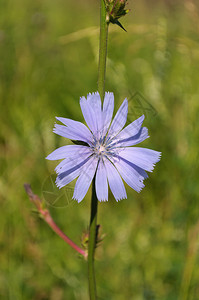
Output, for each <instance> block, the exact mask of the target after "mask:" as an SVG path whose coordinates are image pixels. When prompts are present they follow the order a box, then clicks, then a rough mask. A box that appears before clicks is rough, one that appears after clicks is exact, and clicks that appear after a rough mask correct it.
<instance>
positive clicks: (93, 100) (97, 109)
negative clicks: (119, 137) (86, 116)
mask: <svg viewBox="0 0 199 300" xmlns="http://www.w3.org/2000/svg"><path fill="white" fill-rule="evenodd" d="M87 102H88V103H89V104H90V106H91V107H92V108H93V111H94V114H95V116H94V117H95V119H96V125H97V129H96V130H97V134H96V133H95V135H96V136H97V137H98V138H99V136H100V133H101V131H102V128H103V123H102V103H101V98H100V95H99V93H98V92H96V93H92V94H88V95H87Z"/></svg>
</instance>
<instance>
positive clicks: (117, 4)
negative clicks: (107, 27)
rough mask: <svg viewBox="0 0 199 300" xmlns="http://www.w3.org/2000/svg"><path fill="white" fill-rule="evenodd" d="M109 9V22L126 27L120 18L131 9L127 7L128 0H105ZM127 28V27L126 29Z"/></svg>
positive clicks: (107, 9)
mask: <svg viewBox="0 0 199 300" xmlns="http://www.w3.org/2000/svg"><path fill="white" fill-rule="evenodd" d="M104 1H105V6H106V11H107V22H111V23H113V24H117V25H119V26H120V27H121V28H122V29H124V27H123V26H122V25H121V23H120V22H119V21H118V19H119V18H121V17H122V16H125V15H126V14H127V13H128V12H129V10H128V9H125V6H126V2H127V0H104ZM124 30H125V29H124Z"/></svg>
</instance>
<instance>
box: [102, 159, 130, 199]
mask: <svg viewBox="0 0 199 300" xmlns="http://www.w3.org/2000/svg"><path fill="white" fill-rule="evenodd" d="M104 164H105V167H106V174H107V177H108V183H109V186H110V189H111V192H112V193H113V196H114V197H115V199H116V201H118V200H121V199H126V198H127V195H126V190H125V187H124V183H123V181H122V179H121V177H120V174H119V173H118V171H117V169H116V168H115V167H114V165H113V164H112V163H111V162H110V161H109V160H108V159H105V161H104Z"/></svg>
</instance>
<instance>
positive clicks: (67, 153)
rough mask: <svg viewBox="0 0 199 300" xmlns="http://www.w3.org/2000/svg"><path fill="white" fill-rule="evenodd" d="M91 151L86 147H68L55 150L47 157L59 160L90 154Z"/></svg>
mask: <svg viewBox="0 0 199 300" xmlns="http://www.w3.org/2000/svg"><path fill="white" fill-rule="evenodd" d="M89 151H90V150H89V148H88V147H86V146H79V145H67V146H63V147H60V148H58V149H56V150H54V151H53V152H52V153H51V154H49V155H48V156H47V157H46V159H49V160H58V159H63V158H67V157H72V156H80V155H82V154H86V153H88V152H89Z"/></svg>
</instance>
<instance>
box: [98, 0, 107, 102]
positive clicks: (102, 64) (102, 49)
mask: <svg viewBox="0 0 199 300" xmlns="http://www.w3.org/2000/svg"><path fill="white" fill-rule="evenodd" d="M100 9H101V11H100V45H99V67H98V92H99V94H100V97H101V100H102V101H103V100H104V94H105V74H106V56H107V41H108V24H109V23H108V22H107V21H106V8H105V4H104V0H101V8H100Z"/></svg>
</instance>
